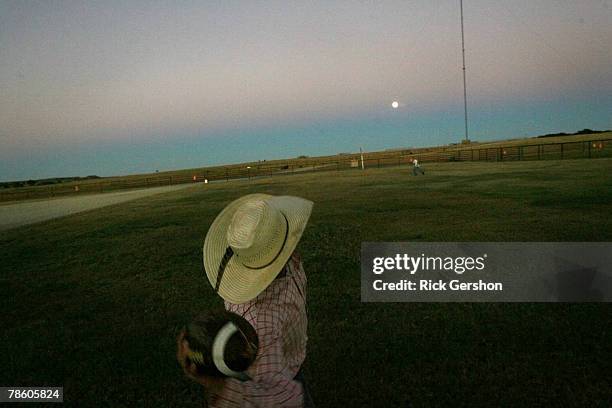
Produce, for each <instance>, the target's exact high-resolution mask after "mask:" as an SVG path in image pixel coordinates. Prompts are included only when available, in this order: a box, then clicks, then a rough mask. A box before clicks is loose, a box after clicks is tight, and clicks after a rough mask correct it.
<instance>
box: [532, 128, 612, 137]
mask: <svg viewBox="0 0 612 408" xmlns="http://www.w3.org/2000/svg"><path fill="white" fill-rule="evenodd" d="M606 132H612V130H592V129H582V130H579V131H578V132H576V133H564V132H561V133H549V134H547V135H541V136H536V137H558V136H576V135H592V134H595V133H606Z"/></svg>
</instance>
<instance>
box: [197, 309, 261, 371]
mask: <svg viewBox="0 0 612 408" xmlns="http://www.w3.org/2000/svg"><path fill="white" fill-rule="evenodd" d="M228 322H233V323H234V324H235V325H236V326H237V327H238V331H237V332H236V333H234V334H233V335H232V337H230V339H229V340H228V341H227V344H226V346H225V351H224V353H223V359H224V360H225V364H226V365H227V366H228V367H229V368H230V369H232V370H234V371H238V372H241V371H244V370H246V369H247V368H248V367H249V366H250V365H251V364H252V363H253V361H255V357H256V355H257V349H258V347H259V340H258V338H257V332H255V329H254V328H253V326H251V324H250V323H249V322H247V321H246V320H245V319H244V318H243V317H242V316H240V315H237V314H236V313H232V312H228V311H227V310H222V309H219V310H213V311H211V312H208V313H206V314H202V315H199V316H198V317H196V318H195V319H193V320H192V321H191V322H190V323H189V324H188V325H187V326H186V327H185V340H187V342H188V343H189V348H190V349H191V350H192V351H193V352H194V355H192V356H191V357H188V358H190V360H191V361H192V362H194V363H195V365H196V370H197V372H198V374H200V375H209V376H213V377H226V376H225V374H222V373H221V372H220V371H219V370H218V369H217V367H216V366H215V364H214V363H213V360H212V346H213V342H214V340H215V337H216V335H217V333H218V332H219V330H221V328H222V327H223V326H225V325H226V324H227V323H228Z"/></svg>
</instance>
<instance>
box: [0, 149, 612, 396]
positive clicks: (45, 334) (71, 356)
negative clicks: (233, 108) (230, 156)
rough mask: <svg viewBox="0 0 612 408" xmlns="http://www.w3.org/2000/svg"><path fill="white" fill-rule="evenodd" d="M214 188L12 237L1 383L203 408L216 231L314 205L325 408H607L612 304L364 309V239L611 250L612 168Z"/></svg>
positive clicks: (311, 231)
mask: <svg viewBox="0 0 612 408" xmlns="http://www.w3.org/2000/svg"><path fill="white" fill-rule="evenodd" d="M425 170H426V172H427V175H426V176H425V177H411V176H410V169H409V168H408V167H402V168H383V169H371V170H367V171H366V172H360V171H350V172H328V173H315V174H300V175H293V176H287V177H275V178H270V179H260V180H257V181H255V180H254V181H251V182H248V181H236V182H228V183H219V184H209V185H207V186H204V185H199V186H196V187H194V188H192V189H186V190H181V191H180V192H174V193H168V194H163V195H158V196H153V197H149V198H144V199H141V200H137V201H132V202H129V203H124V204H119V205H115V206H111V207H106V208H102V209H98V210H94V211H90V212H86V213H81V214H77V215H73V216H69V217H65V218H61V219H56V220H52V221H47V222H44V223H40V224H36V225H32V226H28V227H21V228H18V229H14V230H9V231H5V232H3V233H2V236H1V237H0V253H1V254H2V266H1V273H0V280H1V283H2V284H1V285H0V303H1V305H2V314H3V319H2V320H3V330H2V332H1V334H0V336H1V337H0V349H1V350H2V351H3V352H2V356H1V358H0V365H1V367H2V369H1V370H0V373H1V374H0V384H1V385H7V386H8V385H20V386H34V385H57V386H64V392H65V397H64V398H65V401H67V402H68V403H70V405H74V406H91V405H97V406H100V405H102V406H108V405H111V406H125V405H132V406H154V407H167V406H198V405H200V406H201V405H202V403H203V396H202V392H201V387H200V386H198V385H196V384H192V383H190V382H188V381H187V380H185V379H184V378H183V376H182V372H181V371H180V369H179V367H178V365H177V363H176V361H175V335H176V333H177V331H178V329H179V327H180V326H181V325H182V324H184V323H185V322H187V321H188V320H189V319H190V318H191V317H192V316H194V315H195V314H197V313H200V312H202V311H205V310H206V309H207V308H210V307H211V306H219V305H220V304H221V302H220V300H219V299H217V298H215V296H214V295H213V291H212V290H211V288H210V287H209V284H208V281H207V280H206V278H205V276H204V273H203V268H202V259H201V258H202V254H201V247H202V243H203V239H204V236H205V234H206V231H207V229H208V226H209V225H210V223H211V222H212V220H213V219H214V218H215V216H216V215H217V213H218V212H219V211H220V210H221V209H222V208H223V207H224V206H225V205H226V204H227V203H229V202H230V201H231V200H233V199H235V198H237V197H239V196H242V195H244V194H247V193H251V192H265V193H270V194H290V195H299V196H302V197H305V198H308V199H310V200H313V201H314V202H315V207H314V210H313V215H312V218H311V221H310V223H309V226H308V228H307V230H306V232H305V235H304V237H303V239H302V242H301V243H300V245H299V247H298V249H299V251H300V252H301V254H302V257H303V258H304V266H305V269H306V272H307V274H308V279H309V288H308V302H309V350H308V358H307V363H306V379H307V381H308V384H309V386H310V388H311V392H312V394H313V397H314V399H315V402H316V404H317V406H320V407H328V406H329V407H390V406H408V404H412V405H414V406H431V405H437V406H509V405H512V406H524V405H540V406H541V405H553V406H569V405H582V406H597V405H601V406H604V405H606V404H609V403H610V401H611V399H612V392H611V390H612V347H611V345H612V330H610V328H611V327H612V306H611V305H610V304H595V303H592V304H532V303H528V304H434V303H418V304H417V303H405V304H391V303H389V304H365V303H364V304H362V303H361V302H360V270H359V259H360V258H359V251H360V244H361V242H362V241H611V240H612V218H611V217H610V214H612V159H593V160H564V161H532V162H508V163H486V162H461V163H439V164H431V165H426V166H425Z"/></svg>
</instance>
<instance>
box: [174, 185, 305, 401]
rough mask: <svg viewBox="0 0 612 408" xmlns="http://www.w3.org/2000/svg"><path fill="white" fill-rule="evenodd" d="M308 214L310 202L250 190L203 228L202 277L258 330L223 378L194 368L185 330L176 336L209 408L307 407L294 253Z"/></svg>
mask: <svg viewBox="0 0 612 408" xmlns="http://www.w3.org/2000/svg"><path fill="white" fill-rule="evenodd" d="M311 211H312V202H310V201H308V200H305V199H302V198H298V197H290V196H271V195H267V194H250V195H247V196H244V197H242V198H239V199H238V200H236V201H234V202H232V203H230V204H229V205H228V206H227V207H226V208H225V209H223V211H221V213H220V214H219V215H218V216H217V218H216V219H215V221H214V222H213V223H212V225H211V227H210V229H209V230H208V233H207V235H206V239H205V241H204V248H203V256H204V269H205V271H206V275H207V277H208V280H209V282H210V284H211V286H212V287H213V288H214V290H215V292H216V293H217V294H219V296H221V298H223V300H224V305H225V309H226V310H227V311H228V312H232V313H234V314H236V315H238V316H240V317H241V318H243V319H244V320H245V321H246V322H247V323H248V324H249V325H250V326H251V327H252V328H253V329H254V331H255V333H256V335H257V351H256V355H255V358H254V360H253V361H252V363H250V365H248V367H247V368H246V369H244V371H242V372H237V373H236V374H237V375H226V376H222V377H213V376H210V375H205V374H204V375H203V374H201V373H198V372H197V370H196V367H195V365H194V364H190V363H189V359H188V357H189V355H190V353H192V352H193V350H191V349H190V347H189V342H188V340H187V339H186V338H185V336H184V333H182V335H183V337H181V336H180V335H179V339H178V342H179V344H178V353H177V357H178V359H179V362H180V363H181V366H182V367H183V369H184V371H185V373H186V374H187V376H188V377H189V378H191V379H193V380H195V381H197V382H199V383H200V384H202V385H203V386H204V388H205V390H206V396H207V400H208V403H209V406H210V407H304V406H305V407H309V406H313V405H312V400H311V399H310V395H309V394H308V392H307V390H306V387H305V382H304V377H303V375H302V371H301V368H302V364H303V363H304V360H305V358H306V342H307V335H306V328H307V322H308V320H307V314H306V274H305V273H304V269H303V265H302V261H301V259H300V256H299V255H298V254H297V253H296V252H295V248H296V246H297V244H298V242H299V240H300V238H301V236H302V233H303V232H304V229H305V227H306V224H307V222H308V219H309V217H310V214H311ZM245 344H246V343H245ZM221 365H223V363H222V364H221ZM232 371H234V370H229V371H227V372H228V373H229V374H232Z"/></svg>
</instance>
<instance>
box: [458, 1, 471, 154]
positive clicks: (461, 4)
mask: <svg viewBox="0 0 612 408" xmlns="http://www.w3.org/2000/svg"><path fill="white" fill-rule="evenodd" d="M459 8H460V9H461V53H462V56H463V110H464V113H465V141H466V142H469V140H470V139H469V138H468V114H467V86H466V83H465V37H464V36H463V0H459Z"/></svg>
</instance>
